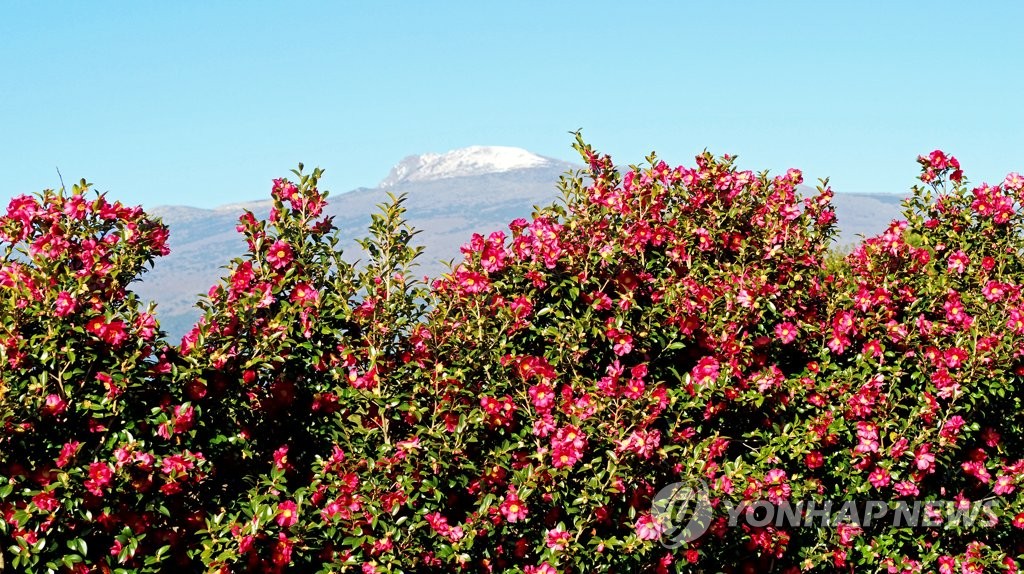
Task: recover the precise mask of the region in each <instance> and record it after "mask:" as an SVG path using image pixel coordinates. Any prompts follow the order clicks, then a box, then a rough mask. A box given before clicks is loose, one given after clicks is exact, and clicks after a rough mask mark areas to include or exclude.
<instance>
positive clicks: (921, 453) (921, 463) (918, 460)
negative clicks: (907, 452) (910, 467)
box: [914, 444, 935, 473]
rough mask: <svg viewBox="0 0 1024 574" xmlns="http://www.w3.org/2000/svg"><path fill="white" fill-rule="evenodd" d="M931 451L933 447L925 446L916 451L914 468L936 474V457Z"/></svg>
mask: <svg viewBox="0 0 1024 574" xmlns="http://www.w3.org/2000/svg"><path fill="white" fill-rule="evenodd" d="M930 450H931V446H930V445H927V444H925V445H921V446H919V447H918V448H917V450H916V451H914V466H916V467H917V470H924V471H928V472H929V473H931V472H935V455H934V454H932V453H931V452H929V451H930Z"/></svg>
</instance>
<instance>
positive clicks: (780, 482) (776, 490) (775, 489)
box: [764, 468, 792, 504]
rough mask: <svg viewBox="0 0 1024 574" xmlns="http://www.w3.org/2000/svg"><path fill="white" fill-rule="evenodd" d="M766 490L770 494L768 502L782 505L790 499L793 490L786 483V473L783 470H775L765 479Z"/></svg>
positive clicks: (769, 472)
mask: <svg viewBox="0 0 1024 574" xmlns="http://www.w3.org/2000/svg"><path fill="white" fill-rule="evenodd" d="M764 482H765V489H766V491H767V493H768V502H771V503H772V504H782V503H783V502H785V501H786V500H788V499H789V495H790V494H791V493H792V489H791V487H790V486H789V483H787V482H786V473H785V471H783V470H782V469H779V468H773V469H772V470H769V471H768V474H766V475H765V477H764Z"/></svg>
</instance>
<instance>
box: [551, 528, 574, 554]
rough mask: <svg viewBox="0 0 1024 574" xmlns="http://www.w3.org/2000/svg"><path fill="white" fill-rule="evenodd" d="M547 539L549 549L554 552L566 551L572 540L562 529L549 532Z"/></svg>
mask: <svg viewBox="0 0 1024 574" xmlns="http://www.w3.org/2000/svg"><path fill="white" fill-rule="evenodd" d="M546 538H547V545H548V548H550V549H552V550H565V547H566V546H567V545H568V544H569V540H570V539H571V537H570V536H569V533H568V532H566V531H565V530H562V529H561V528H554V529H551V530H548V532H547V535H546Z"/></svg>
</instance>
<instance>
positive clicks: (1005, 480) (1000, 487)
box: [992, 474, 1017, 496]
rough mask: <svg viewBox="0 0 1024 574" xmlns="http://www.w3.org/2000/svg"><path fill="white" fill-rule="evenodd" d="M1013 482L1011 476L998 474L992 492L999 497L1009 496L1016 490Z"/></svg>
mask: <svg viewBox="0 0 1024 574" xmlns="http://www.w3.org/2000/svg"><path fill="white" fill-rule="evenodd" d="M1014 482H1015V480H1014V478H1013V476H1011V475H1009V474H1000V475H999V477H998V478H996V484H995V486H993V487H992V492H993V493H995V494H998V495H1000V496H1002V495H1004V494H1010V493H1012V492H1013V491H1014V490H1016V489H1017V486H1016V485H1015V484H1014Z"/></svg>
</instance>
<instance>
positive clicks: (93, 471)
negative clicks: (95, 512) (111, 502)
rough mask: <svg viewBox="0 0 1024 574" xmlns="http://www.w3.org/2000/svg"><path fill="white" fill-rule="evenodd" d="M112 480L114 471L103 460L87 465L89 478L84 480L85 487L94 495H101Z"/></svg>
mask: <svg viewBox="0 0 1024 574" xmlns="http://www.w3.org/2000/svg"><path fill="white" fill-rule="evenodd" d="M113 480H114V471H113V470H111V468H110V465H109V464H107V463H105V462H94V463H92V464H90V465H89V479H88V480H86V481H85V489H86V490H88V491H89V492H90V493H92V494H93V495H95V496H103V491H104V489H105V488H106V487H107V486H109V485H110V483H111V482H112V481H113Z"/></svg>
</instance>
